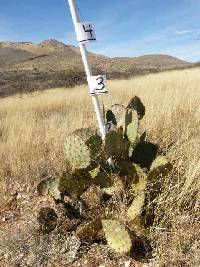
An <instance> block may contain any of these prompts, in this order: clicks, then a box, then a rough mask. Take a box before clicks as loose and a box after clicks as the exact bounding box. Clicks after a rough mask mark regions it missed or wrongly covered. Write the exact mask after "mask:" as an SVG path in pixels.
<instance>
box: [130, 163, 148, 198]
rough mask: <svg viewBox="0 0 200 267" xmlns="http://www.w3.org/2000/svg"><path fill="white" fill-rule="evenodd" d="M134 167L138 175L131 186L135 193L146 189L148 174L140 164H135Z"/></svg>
mask: <svg viewBox="0 0 200 267" xmlns="http://www.w3.org/2000/svg"><path fill="white" fill-rule="evenodd" d="M134 167H135V170H136V174H137V177H136V179H134V180H133V181H132V184H131V187H132V189H133V191H134V192H135V193H139V192H141V191H142V190H145V189H146V186H147V175H146V173H145V172H144V171H143V170H142V169H141V168H140V167H139V166H138V165H136V164H134Z"/></svg>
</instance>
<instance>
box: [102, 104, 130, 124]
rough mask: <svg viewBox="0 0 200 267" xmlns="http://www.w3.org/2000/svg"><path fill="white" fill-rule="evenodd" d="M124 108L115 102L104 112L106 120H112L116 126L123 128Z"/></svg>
mask: <svg viewBox="0 0 200 267" xmlns="http://www.w3.org/2000/svg"><path fill="white" fill-rule="evenodd" d="M125 116H126V109H125V108H124V106H122V105H119V104H115V105H113V106H112V107H111V109H110V110H108V111H107V113H106V120H107V122H112V124H113V125H115V126H117V128H120V127H122V128H123V129H124V128H125Z"/></svg>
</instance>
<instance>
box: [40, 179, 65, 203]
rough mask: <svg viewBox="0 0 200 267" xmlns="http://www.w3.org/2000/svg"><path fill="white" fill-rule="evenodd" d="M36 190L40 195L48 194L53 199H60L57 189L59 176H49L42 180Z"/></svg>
mask: <svg viewBox="0 0 200 267" xmlns="http://www.w3.org/2000/svg"><path fill="white" fill-rule="evenodd" d="M37 191H38V193H39V194H40V195H42V196H44V195H50V196H52V197H53V198H54V199H55V200H61V194H60V191H59V178H55V177H50V178H47V179H44V180H42V181H41V182H40V183H39V184H38V186H37Z"/></svg>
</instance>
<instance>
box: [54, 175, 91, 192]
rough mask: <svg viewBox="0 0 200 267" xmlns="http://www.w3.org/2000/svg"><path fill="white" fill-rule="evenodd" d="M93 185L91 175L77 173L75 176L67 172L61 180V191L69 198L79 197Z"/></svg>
mask: <svg viewBox="0 0 200 267" xmlns="http://www.w3.org/2000/svg"><path fill="white" fill-rule="evenodd" d="M91 183H92V181H91V178H90V175H89V174H87V173H84V172H83V173H80V174H78V173H76V175H74V176H73V175H71V174H70V173H69V172H68V171H66V172H64V173H63V175H62V177H61V178H60V183H59V190H60V192H62V193H63V194H65V195H67V196H70V197H74V196H75V197H77V196H80V195H81V194H83V192H84V191H85V190H86V189H87V188H88V187H89V186H90V185H91Z"/></svg>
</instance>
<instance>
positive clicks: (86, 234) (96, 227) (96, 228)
mask: <svg viewBox="0 0 200 267" xmlns="http://www.w3.org/2000/svg"><path fill="white" fill-rule="evenodd" d="M101 230H102V224H101V219H96V220H93V221H90V222H88V223H86V224H85V223H84V224H83V225H81V226H80V227H79V228H78V230H77V231H76V235H77V236H78V237H79V238H80V239H81V240H83V241H86V242H90V241H95V240H98V239H100V238H101V236H100V235H101V234H100V231H101Z"/></svg>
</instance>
